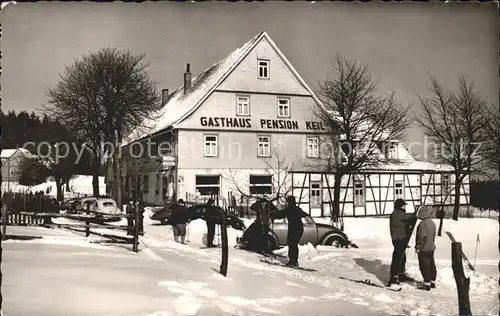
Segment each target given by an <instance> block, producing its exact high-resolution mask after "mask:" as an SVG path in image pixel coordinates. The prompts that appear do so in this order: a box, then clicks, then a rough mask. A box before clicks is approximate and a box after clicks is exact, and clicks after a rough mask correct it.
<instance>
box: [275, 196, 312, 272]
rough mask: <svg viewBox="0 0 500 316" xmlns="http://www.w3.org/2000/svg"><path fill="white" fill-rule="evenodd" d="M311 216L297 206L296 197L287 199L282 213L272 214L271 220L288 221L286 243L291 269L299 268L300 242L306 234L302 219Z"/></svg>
mask: <svg viewBox="0 0 500 316" xmlns="http://www.w3.org/2000/svg"><path fill="white" fill-rule="evenodd" d="M307 216H309V214H307V213H306V212H304V211H303V210H302V209H301V208H300V207H298V206H297V202H296V201H295V197H293V196H289V197H287V198H286V206H285V208H284V209H283V210H282V211H275V212H272V213H271V214H270V217H271V220H275V219H279V218H285V217H286V219H287V221H288V233H287V237H286V243H287V245H288V263H287V264H286V265H287V266H289V267H298V266H299V262H298V259H299V242H300V238H301V237H302V234H303V233H304V224H302V218H304V217H307Z"/></svg>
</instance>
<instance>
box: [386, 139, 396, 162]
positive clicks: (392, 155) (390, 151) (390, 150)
mask: <svg viewBox="0 0 500 316" xmlns="http://www.w3.org/2000/svg"><path fill="white" fill-rule="evenodd" d="M385 156H386V157H387V158H388V159H398V151H397V146H396V144H394V143H392V144H388V145H387V147H386V149H385Z"/></svg>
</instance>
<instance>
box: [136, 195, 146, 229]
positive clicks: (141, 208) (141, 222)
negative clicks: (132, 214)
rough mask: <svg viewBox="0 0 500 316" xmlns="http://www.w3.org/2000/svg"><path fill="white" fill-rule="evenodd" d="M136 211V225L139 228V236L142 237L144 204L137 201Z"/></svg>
mask: <svg viewBox="0 0 500 316" xmlns="http://www.w3.org/2000/svg"><path fill="white" fill-rule="evenodd" d="M138 205H139V207H138V209H139V216H138V220H139V222H138V223H137V225H138V226H139V229H138V230H139V235H142V236H143V235H144V211H145V210H144V202H143V201H141V200H139V202H138Z"/></svg>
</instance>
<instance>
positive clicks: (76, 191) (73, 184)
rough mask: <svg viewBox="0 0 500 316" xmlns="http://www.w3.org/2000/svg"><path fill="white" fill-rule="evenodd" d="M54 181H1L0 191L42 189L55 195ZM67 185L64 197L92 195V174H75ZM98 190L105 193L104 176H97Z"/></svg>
mask: <svg viewBox="0 0 500 316" xmlns="http://www.w3.org/2000/svg"><path fill="white" fill-rule="evenodd" d="M56 187H57V186H56V182H55V181H47V182H44V183H41V184H38V185H35V186H31V187H29V186H24V185H20V184H16V183H12V182H11V183H8V182H2V192H4V191H9V190H11V191H13V192H26V191H31V192H37V191H43V192H47V191H48V192H49V193H48V194H47V195H50V196H56V194H57V190H56ZM69 187H70V190H69V191H66V185H64V186H63V191H64V197H65V198H72V197H78V196H84V195H92V194H93V189H92V176H87V175H76V176H74V177H73V178H72V179H70V180H69ZM99 192H100V193H101V194H105V193H106V184H105V182H104V177H99Z"/></svg>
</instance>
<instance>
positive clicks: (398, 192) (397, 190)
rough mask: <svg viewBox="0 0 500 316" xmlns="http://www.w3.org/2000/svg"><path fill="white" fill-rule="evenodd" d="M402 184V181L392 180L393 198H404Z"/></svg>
mask: <svg viewBox="0 0 500 316" xmlns="http://www.w3.org/2000/svg"><path fill="white" fill-rule="evenodd" d="M404 198H405V194H404V185H403V181H395V182H394V199H395V200H396V199H404Z"/></svg>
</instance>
